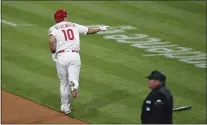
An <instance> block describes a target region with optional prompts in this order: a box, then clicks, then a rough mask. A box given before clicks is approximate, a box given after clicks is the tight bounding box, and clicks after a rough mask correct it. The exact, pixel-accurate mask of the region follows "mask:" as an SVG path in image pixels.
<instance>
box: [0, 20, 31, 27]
mask: <svg viewBox="0 0 207 125" xmlns="http://www.w3.org/2000/svg"><path fill="white" fill-rule="evenodd" d="M1 22H2V23H4V24H7V25H10V26H13V27H18V26H20V27H21V26H33V24H15V23H12V22H9V21H6V20H1Z"/></svg>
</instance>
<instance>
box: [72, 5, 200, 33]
mask: <svg viewBox="0 0 207 125" xmlns="http://www.w3.org/2000/svg"><path fill="white" fill-rule="evenodd" d="M70 4H71V2H70ZM72 4H73V5H76V6H81V7H82V8H84V9H86V10H89V8H90V7H91V6H94V7H96V6H98V5H97V4H93V3H90V2H87V3H76V2H72ZM82 4H84V5H82ZM99 6H100V5H99ZM95 9H97V11H96V13H99V14H102V15H104V16H112V17H114V18H117V19H120V20H126V21H128V22H130V23H132V21H133V24H134V23H135V21H134V20H137V21H136V24H141V25H145V26H146V27H148V28H154V29H159V30H164V32H171V31H174V32H171V34H175V35H184V34H183V33H185V34H188V35H190V34H191V35H192V34H193V35H194V34H195V32H190V31H189V30H185V29H182V30H180V28H179V27H175V26H171V25H169V24H167V23H165V22H164V23H158V22H156V20H153V21H151V20H148V19H146V18H145V17H139V19H137V16H135V15H134V14H131V13H127V15H126V14H125V13H124V12H122V11H118V10H115V9H113V8H110V7H103V6H102V7H101V8H99V7H98V8H95ZM104 10H109V11H110V13H105V12H104ZM123 17H127V18H123ZM128 19H130V20H128ZM146 24H148V25H146ZM158 24H159V25H158ZM162 27H165V29H163V28H162ZM197 35H198V36H199V35H200V34H197Z"/></svg>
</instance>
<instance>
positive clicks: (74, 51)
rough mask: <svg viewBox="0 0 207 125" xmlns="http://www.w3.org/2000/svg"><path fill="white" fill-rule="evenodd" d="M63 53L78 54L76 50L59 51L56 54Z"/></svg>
mask: <svg viewBox="0 0 207 125" xmlns="http://www.w3.org/2000/svg"><path fill="white" fill-rule="evenodd" d="M64 52H73V53H79V51H78V50H60V51H58V53H64Z"/></svg>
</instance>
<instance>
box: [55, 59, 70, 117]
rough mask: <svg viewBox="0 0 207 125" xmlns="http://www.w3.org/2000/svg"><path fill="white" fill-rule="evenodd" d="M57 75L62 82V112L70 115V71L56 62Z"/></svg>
mask: <svg viewBox="0 0 207 125" xmlns="http://www.w3.org/2000/svg"><path fill="white" fill-rule="evenodd" d="M56 68H57V74H58V77H59V80H60V97H61V111H62V112H64V113H65V114H69V113H70V112H71V110H70V96H69V94H70V87H69V83H68V71H67V70H68V69H67V66H66V65H64V64H60V63H58V62H56Z"/></svg>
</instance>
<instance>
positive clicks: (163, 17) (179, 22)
mask: <svg viewBox="0 0 207 125" xmlns="http://www.w3.org/2000/svg"><path fill="white" fill-rule="evenodd" d="M148 2H149V1H148ZM97 3H100V2H97ZM130 3H131V1H130V2H129V1H127V2H125V1H121V2H117V1H116V2H102V3H101V5H104V6H107V7H110V8H113V7H114V6H116V8H120V9H119V10H121V11H122V12H127V13H130V14H133V15H136V16H138V17H144V18H146V19H148V20H153V21H156V22H157V23H163V22H164V23H168V24H170V26H172V27H179V28H181V29H183V28H184V29H187V30H191V31H195V29H196V31H197V32H196V34H199V33H204V28H203V26H201V25H200V21H197V24H196V25H195V23H193V22H188V21H186V19H182V18H179V17H174V16H171V15H169V14H162V13H156V12H154V10H153V9H150V8H144V10H143V9H142V8H139V7H137V6H136V4H139V2H138V1H137V2H136V4H130ZM161 3H163V2H161ZM146 9H147V11H146ZM135 10H136V11H135ZM203 16H205V15H203ZM203 23H204V22H203ZM201 29H203V30H201Z"/></svg>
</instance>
